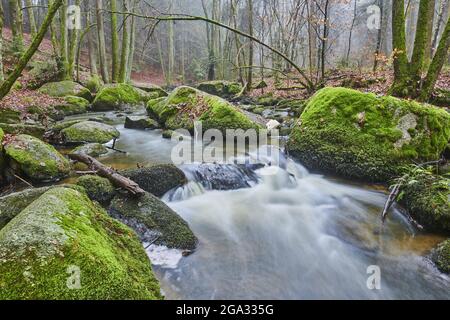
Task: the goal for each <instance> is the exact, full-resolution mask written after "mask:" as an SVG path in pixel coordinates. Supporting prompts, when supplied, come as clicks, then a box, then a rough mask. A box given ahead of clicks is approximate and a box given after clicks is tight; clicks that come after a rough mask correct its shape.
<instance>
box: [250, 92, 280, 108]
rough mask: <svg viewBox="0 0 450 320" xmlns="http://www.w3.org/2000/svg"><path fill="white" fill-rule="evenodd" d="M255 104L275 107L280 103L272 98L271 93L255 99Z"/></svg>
mask: <svg viewBox="0 0 450 320" xmlns="http://www.w3.org/2000/svg"><path fill="white" fill-rule="evenodd" d="M256 102H257V104H259V105H262V106H275V105H277V104H278V102H280V98H278V97H274V96H273V94H272V93H267V94H265V95H262V96H260V97H258V98H257V99H256Z"/></svg>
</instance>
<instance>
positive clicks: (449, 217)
mask: <svg viewBox="0 0 450 320" xmlns="http://www.w3.org/2000/svg"><path fill="white" fill-rule="evenodd" d="M449 200H450V179H448V178H445V177H443V176H437V175H432V174H429V173H428V172H425V171H424V172H423V173H420V174H417V175H416V176H414V178H413V179H410V181H408V183H406V184H405V186H404V187H403V189H402V193H401V197H400V200H399V202H400V203H401V204H402V205H403V206H404V207H405V208H406V209H407V210H408V212H409V213H410V214H411V216H412V217H414V219H416V220H417V221H418V222H419V223H420V224H421V225H423V226H424V227H426V228H427V229H429V230H436V231H444V232H450V201H449Z"/></svg>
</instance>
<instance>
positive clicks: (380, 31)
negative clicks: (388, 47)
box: [373, 0, 385, 72]
mask: <svg viewBox="0 0 450 320" xmlns="http://www.w3.org/2000/svg"><path fill="white" fill-rule="evenodd" d="M378 7H379V8H380V15H381V16H380V28H379V29H378V33H377V45H376V48H375V54H374V60H373V72H375V71H377V68H378V60H379V58H380V54H381V43H382V40H383V28H382V26H383V24H384V19H385V17H384V7H383V0H378Z"/></svg>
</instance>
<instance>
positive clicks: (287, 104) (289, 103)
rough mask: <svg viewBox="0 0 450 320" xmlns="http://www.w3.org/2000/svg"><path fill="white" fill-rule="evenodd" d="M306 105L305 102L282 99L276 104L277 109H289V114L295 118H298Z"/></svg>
mask: <svg viewBox="0 0 450 320" xmlns="http://www.w3.org/2000/svg"><path fill="white" fill-rule="evenodd" d="M307 103H308V101H307V100H301V99H284V100H281V101H280V102H278V104H277V109H289V112H291V113H292V114H293V115H294V116H295V117H300V115H301V114H302V113H303V110H305V107H306V105H307Z"/></svg>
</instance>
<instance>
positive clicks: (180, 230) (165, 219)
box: [109, 193, 197, 250]
mask: <svg viewBox="0 0 450 320" xmlns="http://www.w3.org/2000/svg"><path fill="white" fill-rule="evenodd" d="M109 211H110V213H111V214H112V215H113V217H116V218H118V219H119V220H121V221H122V222H124V223H125V224H127V225H128V226H130V227H132V228H133V229H134V230H135V231H136V232H137V233H138V234H139V236H140V237H141V241H143V242H152V243H154V244H157V245H164V246H167V247H169V248H178V249H188V250H193V249H194V248H195V246H196V245H197V238H196V237H195V236H194V234H193V233H192V231H191V229H189V226H188V224H187V222H186V221H184V220H183V219H182V218H181V217H180V216H179V215H178V214H177V213H176V212H175V211H173V210H172V209H170V208H169V207H168V206H167V205H166V204H165V203H164V202H162V201H161V200H159V199H158V198H157V197H155V196H154V195H152V194H150V193H145V195H143V196H141V197H139V198H135V197H130V196H129V195H127V194H125V195H124V194H118V195H116V196H115V197H114V198H113V200H112V201H111V205H110V208H109Z"/></svg>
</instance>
